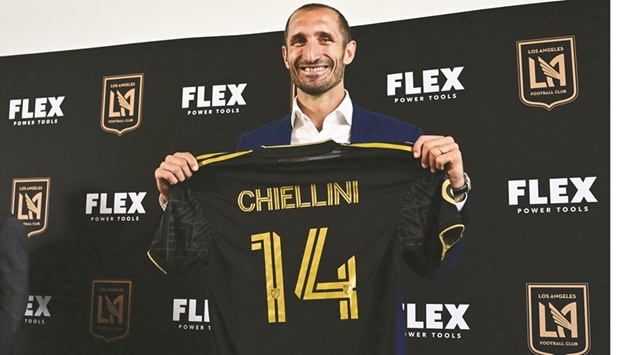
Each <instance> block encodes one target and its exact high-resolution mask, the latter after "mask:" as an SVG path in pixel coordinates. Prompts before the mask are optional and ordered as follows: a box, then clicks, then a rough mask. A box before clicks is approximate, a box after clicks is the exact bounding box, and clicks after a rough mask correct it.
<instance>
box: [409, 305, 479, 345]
mask: <svg viewBox="0 0 620 355" xmlns="http://www.w3.org/2000/svg"><path fill="white" fill-rule="evenodd" d="M404 307H405V312H406V315H407V336H408V337H412V338H452V339H460V338H461V336H462V335H461V333H460V332H459V331H460V330H469V325H468V324H467V321H466V320H465V313H466V312H467V310H468V309H469V305H468V304H441V303H429V304H426V305H419V304H416V303H407V304H405V305H404Z"/></svg>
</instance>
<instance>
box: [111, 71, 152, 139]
mask: <svg viewBox="0 0 620 355" xmlns="http://www.w3.org/2000/svg"><path fill="white" fill-rule="evenodd" d="M143 82H144V74H129V75H118V76H106V77H104V78H103V99H102V101H101V128H102V129H103V130H104V131H106V132H112V133H116V134H117V135H119V136H120V135H121V134H123V133H125V132H129V131H133V130H135V129H137V128H138V127H139V126H140V123H141V122H142V89H143Z"/></svg>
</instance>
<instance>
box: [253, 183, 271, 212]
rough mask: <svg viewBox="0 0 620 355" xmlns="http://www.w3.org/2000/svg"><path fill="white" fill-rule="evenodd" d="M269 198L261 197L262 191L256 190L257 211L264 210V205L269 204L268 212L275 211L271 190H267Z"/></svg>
mask: <svg viewBox="0 0 620 355" xmlns="http://www.w3.org/2000/svg"><path fill="white" fill-rule="evenodd" d="M266 192H267V196H261V194H260V189H256V211H258V212H260V211H262V210H263V207H262V204H263V203H266V204H267V211H271V210H272V209H273V196H272V195H271V189H267V191H266Z"/></svg>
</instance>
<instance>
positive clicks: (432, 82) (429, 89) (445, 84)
mask: <svg viewBox="0 0 620 355" xmlns="http://www.w3.org/2000/svg"><path fill="white" fill-rule="evenodd" d="M464 69H465V67H453V68H439V69H423V70H415V71H414V70H412V71H407V72H401V73H392V74H388V75H387V96H388V97H389V98H391V99H392V102H393V103H394V104H405V103H410V102H429V101H442V100H452V99H456V94H457V91H461V90H465V87H464V86H463V84H462V83H461V81H460V79H459V77H460V75H461V73H462V72H463V70H464Z"/></svg>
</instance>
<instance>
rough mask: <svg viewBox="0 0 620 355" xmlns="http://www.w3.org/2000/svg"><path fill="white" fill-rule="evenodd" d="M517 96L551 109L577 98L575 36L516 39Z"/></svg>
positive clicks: (531, 103) (537, 105)
mask: <svg viewBox="0 0 620 355" xmlns="http://www.w3.org/2000/svg"><path fill="white" fill-rule="evenodd" d="M517 57H518V62H519V63H518V65H519V67H518V72H519V97H520V99H521V101H522V102H523V103H524V104H526V105H528V106H534V107H544V108H546V109H547V110H548V111H551V109H553V108H554V107H556V106H558V105H563V104H567V103H569V102H571V101H573V100H575V99H576V98H577V94H578V92H579V86H578V85H577V55H576V52H575V37H574V36H566V37H556V38H545V39H535V40H525V41H518V42H517Z"/></svg>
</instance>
